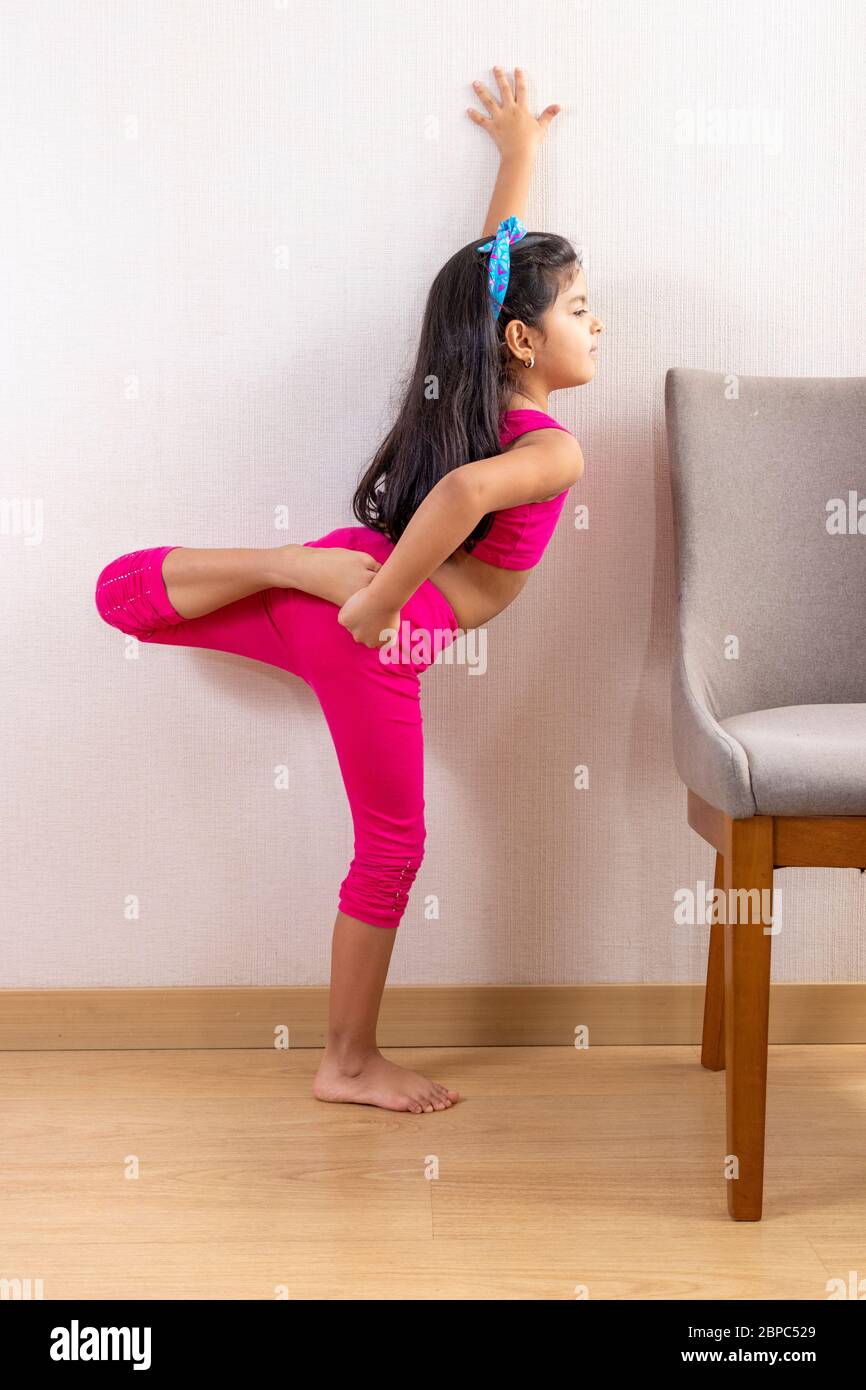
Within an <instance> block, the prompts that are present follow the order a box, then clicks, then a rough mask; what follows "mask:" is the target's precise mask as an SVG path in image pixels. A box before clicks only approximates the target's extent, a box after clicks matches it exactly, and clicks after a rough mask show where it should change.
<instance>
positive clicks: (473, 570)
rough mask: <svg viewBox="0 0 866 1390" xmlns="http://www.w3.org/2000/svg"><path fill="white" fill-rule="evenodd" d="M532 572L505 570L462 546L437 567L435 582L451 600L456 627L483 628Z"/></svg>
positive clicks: (515, 595)
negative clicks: (477, 556)
mask: <svg viewBox="0 0 866 1390" xmlns="http://www.w3.org/2000/svg"><path fill="white" fill-rule="evenodd" d="M531 573H532V570H531V569H527V570H506V569H500V568H499V567H498V566H496V565H488V564H487V562H486V560H477V559H476V558H475V556H474V555H470V554H469V552H468V550H464V549H463V547H462V546H461V547H460V548H459V549H458V550H455V551H454V553H453V555H449V556H448V559H447V560H445V561H444V562H443V564H441V565H440V566H439V568H438V569H436V570H434V571H433V573H432V574H431V575H430V583H431V584H434V585H435V586H436V588H437V589H438V590H439V592H440V593H441V594H444V596H445V598H446V599H447V600H448V602H449V603H450V605H451V607H452V609H453V610H454V616H455V618H456V619H457V626H458V627H460V628H462V629H463V630H464V631H468V630H469V629H470V628H473V627H481V626H482V625H483V624H484V623H487V622H489V621H490V619H491V618H495V617H496V615H497V613H501V612H502V611H503V609H505V608H507V607H508V606H509V604H511V603H513V602H514V600H515V599H516V598H517V595H518V594H519V593H520V591H521V589H522V588H523V586H524V585H525V583H526V581H527V579H528V578H529V576H530V574H531Z"/></svg>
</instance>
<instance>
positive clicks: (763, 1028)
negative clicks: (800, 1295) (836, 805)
mask: <svg viewBox="0 0 866 1390" xmlns="http://www.w3.org/2000/svg"><path fill="white" fill-rule="evenodd" d="M724 883H725V905H726V919H727V920H726V925H725V985H724V995H725V1023H724V1029H725V1068H726V1077H725V1089H726V1095H727V1157H726V1172H730V1176H729V1177H728V1183H727V1187H728V1211H729V1213H730V1215H731V1216H732V1217H733V1218H734V1220H735V1221H760V1219H761V1203H762V1198H763V1188H764V1124H765V1116H766V1106H767V1044H768V1040H769V1013H770V943H771V941H772V937H771V936H770V934H769V930H768V928H769V927H770V925H771V920H770V918H771V915H772V892H773V818H772V816H755V817H753V818H751V819H748V820H735V821H732V822H731V853H730V854H729V855H728V854H726V855H725V862H724ZM756 889H757V903H756V902H755V901H754V892H752V893H750V895H749V898H748V899H747V898H746V896H745V895H746V893H747V892H748V891H749V890H756ZM737 890H740V893H741V896H740V898H739V900H736V899H735V898H734V897H733V896H732V895H733V894H736V893H737ZM762 903H763V905H764V915H763V920H762Z"/></svg>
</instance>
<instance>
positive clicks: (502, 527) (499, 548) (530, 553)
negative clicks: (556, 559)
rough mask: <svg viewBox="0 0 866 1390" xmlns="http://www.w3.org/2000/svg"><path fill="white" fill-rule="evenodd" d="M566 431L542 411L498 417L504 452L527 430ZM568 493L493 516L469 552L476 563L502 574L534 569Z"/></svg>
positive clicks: (512, 411) (526, 432)
mask: <svg viewBox="0 0 866 1390" xmlns="http://www.w3.org/2000/svg"><path fill="white" fill-rule="evenodd" d="M546 429H552V430H565V433H566V434H570V433H571V431H570V430H566V429H565V426H564V425H559V424H557V422H556V421H555V420H552V419H551V417H550V416H549V415H546V414H545V413H544V411H543V410H506V411H505V413H504V414H503V415H502V416H501V417H500V425H499V442H500V444H501V445H502V446H503V448H504V447H505V446H506V445H508V444H510V443H511V442H512V440H514V439H519V438H520V436H521V435H522V434H528V433H529V431H530V430H546ZM568 493H569V489H568V488H566V489H565V492H560V493H559V495H558V496H557V497H551V498H548V500H547V501H546V502H521V504H520V505H519V506H517V507H506V508H505V509H504V510H503V511H501V512H494V513H493V520H492V522H491V523H490V530H489V531H488V532H487V535H486V536H485V537H484V539H483V540H480V541H478V542H477V543H476V545H475V547H474V549H473V550H472V551H471V552H470V553H471V554H472V555H474V556H475V557H476V559H478V560H484V561H485V563H486V564H488V565H495V566H496V567H497V569H503V570H528V569H532V567H533V565H537V564H538V561H539V560H540V559H541V557H542V555H543V554H544V552H545V550H546V549H547V546H548V543H549V541H550V538H551V536H552V535H553V533H554V531H555V529H556V523H557V521H558V520H559V514H560V512H561V511H562V508H563V504H564V502H565V499H566V497H567V496H568Z"/></svg>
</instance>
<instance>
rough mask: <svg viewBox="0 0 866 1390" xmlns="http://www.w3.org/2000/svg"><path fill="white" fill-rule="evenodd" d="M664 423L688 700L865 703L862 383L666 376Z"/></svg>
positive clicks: (739, 707) (728, 706) (865, 429)
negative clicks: (694, 697) (692, 692)
mask: <svg viewBox="0 0 866 1390" xmlns="http://www.w3.org/2000/svg"><path fill="white" fill-rule="evenodd" d="M665 417H666V425H667V434H668V445H669V452H670V465H671V491H672V495H673V511H674V535H675V543H676V572H677V591H678V605H679V634H678V636H679V639H680V641H681V643H682V650H683V655H684V659H685V661H686V665H687V668H688V671H689V676H690V679H691V681H692V684H693V687H694V689H695V693H696V695H697V698H698V699H699V700H701V701H702V702H703V703H704V704H705V705H706V707H707V708H708V709H709V711H710V713H711V714H712V715H713V716H714V717H715V718H716V719H726V718H728V717H729V716H730V715H734V714H742V713H744V712H745V711H747V710H753V709H772V708H775V707H777V706H780V705H805V704H842V703H854V704H858V703H862V702H866V377H763V376H735V375H733V374H731V375H726V374H724V373H721V372H708V371H700V370H697V369H693V368H686V367H672V368H671V369H670V370H669V371H668V373H667V375H666V377H665ZM858 526H859V529H858ZM734 652H738V655H737V656H736V657H734V656H732V655H731V654H732V653H734Z"/></svg>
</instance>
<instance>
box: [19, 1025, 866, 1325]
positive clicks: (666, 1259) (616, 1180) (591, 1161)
mask: <svg viewBox="0 0 866 1390" xmlns="http://www.w3.org/2000/svg"><path fill="white" fill-rule="evenodd" d="M386 1052H387V1055H388V1056H389V1057H392V1058H393V1059H394V1060H396V1061H399V1062H402V1063H404V1064H407V1065H411V1066H413V1067H415V1068H417V1069H419V1070H425V1069H429V1074H430V1075H431V1076H433V1077H435V1078H436V1079H437V1080H439V1081H442V1082H446V1083H447V1084H449V1085H451V1086H454V1087H456V1088H457V1089H458V1090H459V1091H460V1092H461V1093H462V1095H463V1096H464V1097H465V1098H464V1100H463V1101H462V1102H461V1103H460V1104H458V1105H456V1106H455V1107H454V1108H453V1109H452V1110H450V1111H446V1112H433V1113H431V1114H425V1115H410V1114H393V1113H388V1112H385V1111H382V1110H377V1109H374V1108H372V1107H369V1106H358V1105H328V1104H324V1103H323V1102H321V1101H316V1100H314V1099H313V1098H312V1096H311V1095H310V1089H309V1088H310V1082H311V1079H312V1076H313V1074H314V1072H315V1069H316V1066H317V1063H318V1059H319V1057H320V1055H321V1054H320V1053H319V1052H318V1051H312V1050H300V1051H296V1052H291V1053H276V1052H275V1053H271V1052H265V1051H261V1050H251V1051H200V1052H199V1051H196V1052H193V1051H176V1052H167V1051H144V1052H133V1051H123V1052H4V1053H0V1169H2V1182H0V1279H3V1278H6V1279H13V1278H20V1279H22V1280H23V1279H27V1278H29V1279H33V1280H35V1279H42V1280H43V1290H44V1297H45V1298H46V1299H57V1298H121V1299H150V1298H170V1299H190V1298H205V1299H210V1298H228V1299H234V1298H241V1299H268V1300H271V1299H274V1298H277V1297H280V1296H282V1297H288V1298H292V1299H312V1298H316V1299H319V1298H322V1299H372V1298H378V1299H401V1300H405V1299H431V1300H435V1299H460V1300H463V1299H569V1300H571V1299H574V1298H575V1297H576V1290H577V1289H579V1288H580V1287H581V1286H584V1287H585V1288H586V1290H587V1291H588V1296H589V1297H590V1298H593V1299H645V1298H650V1299H653V1298H659V1299H692V1298H698V1299H716V1298H722V1299H749V1298H759V1299H778V1298H794V1299H807V1300H812V1299H825V1298H826V1297H827V1287H826V1286H827V1281H828V1280H829V1279H831V1278H839V1279H843V1280H845V1281H846V1283H847V1281H848V1278H849V1271H851V1270H855V1271H859V1276H860V1277H864V1276H866V1047H863V1046H856V1047H854V1046H850V1047H773V1048H771V1049H770V1064H769V1103H768V1115H767V1135H768V1138H767V1164H766V1187H765V1202H764V1219H763V1220H762V1221H761V1222H757V1223H740V1222H734V1221H732V1220H731V1219H730V1218H729V1216H728V1214H727V1209H726V1205H725V1192H724V1179H723V1177H722V1162H723V1155H724V1151H725V1143H724V1138H725V1105H724V1083H725V1079H724V1073H723V1072H718V1073H711V1072H707V1071H705V1070H704V1069H703V1068H702V1067H701V1066H700V1064H699V1060H698V1048H697V1047H646V1048H635V1047H607V1048H595V1049H591V1050H589V1051H576V1050H574V1049H571V1048H565V1047H563V1048H546V1047H527V1048H516V1047H515V1048H474V1049H467V1050H456V1049H447V1050H445V1049H440V1050H435V1049H431V1050H424V1051H421V1050H416V1051H409V1050H404V1051H400V1050H389V1049H386ZM134 1162H137V1164H138V1166H139V1172H138V1176H137V1177H132V1178H130V1177H127V1176H125V1171H126V1169H127V1168H129V1167H130V1165H131V1164H133V1163H134ZM432 1164H436V1165H438V1176H437V1177H436V1178H434V1179H432V1180H428V1179H427V1178H426V1177H425V1167H426V1168H429V1167H430V1166H431V1165H432Z"/></svg>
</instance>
